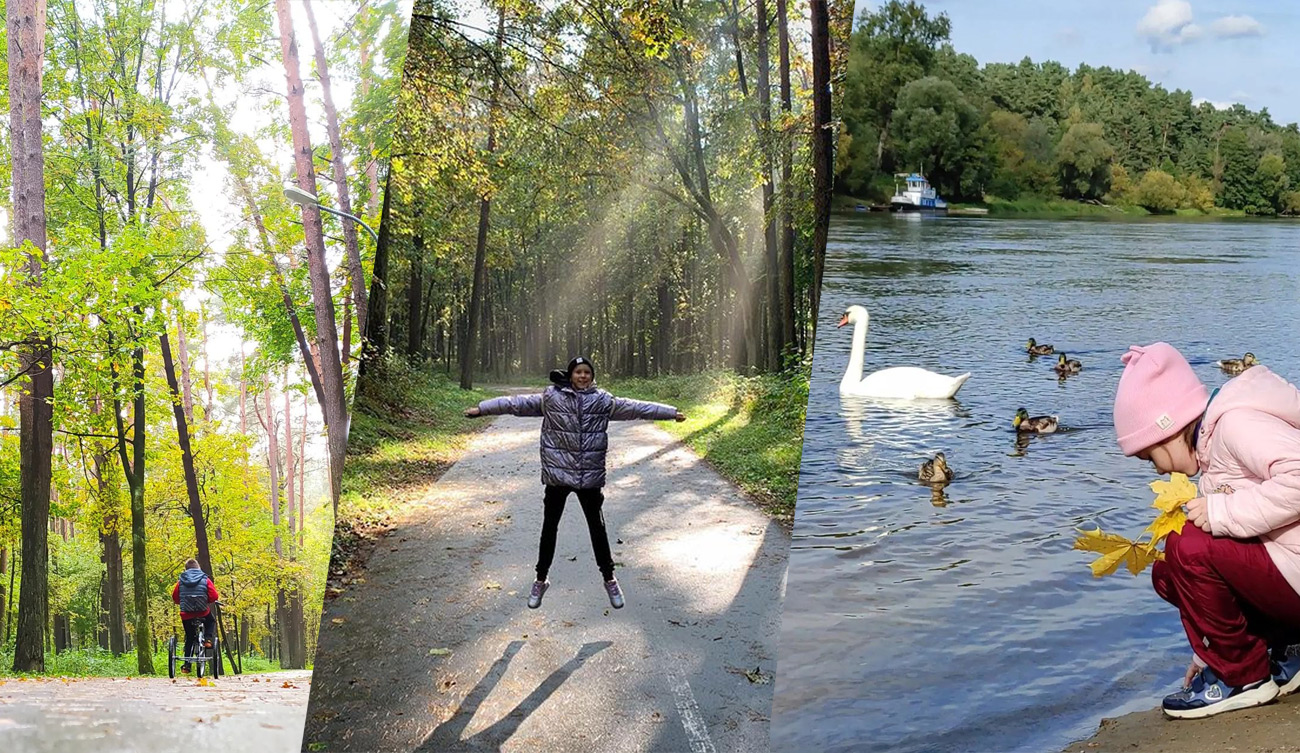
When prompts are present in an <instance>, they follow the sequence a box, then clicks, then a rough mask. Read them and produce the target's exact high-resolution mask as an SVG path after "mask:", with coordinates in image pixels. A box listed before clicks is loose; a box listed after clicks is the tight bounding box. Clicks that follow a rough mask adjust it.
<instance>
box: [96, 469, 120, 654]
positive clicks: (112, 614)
mask: <svg viewBox="0 0 1300 753" xmlns="http://www.w3.org/2000/svg"><path fill="white" fill-rule="evenodd" d="M93 462H94V464H95V478H96V480H97V482H98V483H97V485H98V488H99V498H100V500H101V504H102V505H103V507H104V521H103V523H102V524H101V526H100V531H99V543H100V558H101V559H102V561H103V562H104V582H103V589H102V592H101V594H100V599H101V601H100V607H101V613H102V618H103V622H104V628H105V631H104V632H105V638H106V639H107V640H106V641H105V644H106V645H105V646H104V648H106V649H108V650H109V651H112V652H113V656H119V655H121V654H123V653H125V652H126V640H125V638H126V616H125V610H124V608H123V601H125V583H124V582H123V577H122V576H123V573H122V539H121V537H120V536H119V534H118V526H119V525H120V520H119V517H118V513H117V505H116V504H115V502H114V500H112V498H111V497H110V495H111V494H112V493H113V492H112V489H113V487H112V485H111V484H110V483H109V480H108V465H109V458H108V454H107V451H99V452H96V453H95V455H94V456H93Z"/></svg>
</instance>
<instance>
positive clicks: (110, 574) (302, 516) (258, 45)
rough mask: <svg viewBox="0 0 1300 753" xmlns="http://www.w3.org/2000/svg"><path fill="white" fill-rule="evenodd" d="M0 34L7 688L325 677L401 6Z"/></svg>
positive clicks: (0, 623) (212, 1) (150, 10)
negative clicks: (178, 677) (193, 647)
mask: <svg viewBox="0 0 1300 753" xmlns="http://www.w3.org/2000/svg"><path fill="white" fill-rule="evenodd" d="M6 14H7V19H8V26H7V31H8V35H9V36H8V45H7V50H8V57H7V63H8V65H7V69H6V70H5V71H4V76H5V77H6V86H4V87H2V88H0V89H2V90H3V91H4V92H5V94H6V98H5V101H4V103H3V106H4V108H5V109H7V111H8V112H9V115H10V117H9V120H8V123H9V130H8V134H7V135H8V138H6V139H4V141H3V143H2V144H0V156H2V157H3V163H4V168H5V169H4V170H3V176H4V177H3V179H5V180H8V181H9V182H8V184H7V185H5V186H4V189H5V190H4V191H3V197H4V198H3V200H0V201H2V202H3V209H4V211H5V213H6V214H7V215H8V219H9V220H10V222H8V223H6V224H7V225H9V235H8V239H7V242H5V243H3V244H0V246H2V248H0V674H4V673H6V672H9V671H13V672H16V673H19V674H41V673H45V674H65V675H75V674H107V675H148V674H154V673H158V672H166V662H165V659H163V658H162V657H163V656H164V655H165V654H164V651H165V650H164V648H163V644H164V642H165V639H166V638H168V637H170V636H171V635H172V634H173V633H174V632H179V615H178V612H177V609H176V607H175V605H174V604H173V603H172V598H171V592H172V586H173V584H174V583H175V582H176V578H177V576H178V574H179V573H180V571H181V570H182V569H183V563H184V562H185V560H186V559H188V558H190V557H196V558H197V559H198V561H199V563H200V565H201V567H202V568H203V570H204V571H205V572H206V573H207V574H208V575H209V576H210V577H211V578H212V580H213V582H214V583H215V585H216V587H217V589H218V591H219V592H220V594H221V609H220V612H221V617H222V619H221V630H222V631H223V633H222V636H221V637H222V643H223V644H224V647H225V655H226V660H227V661H229V669H227V671H234V672H239V671H241V669H243V667H244V663H245V661H248V662H251V665H250V666H256V667H258V668H266V667H267V666H268V663H269V666H272V667H275V666H278V667H283V668H302V667H306V666H309V665H310V663H311V661H312V655H313V652H314V643H315V636H316V633H317V629H316V627H317V622H318V620H319V613H320V608H319V607H320V603H321V599H322V598H323V594H324V590H325V567H326V561H327V558H328V555H329V546H330V540H331V536H332V532H333V513H334V506H335V505H336V504H337V499H338V485H339V478H340V477H341V473H342V458H343V450H344V448H345V446H346V437H347V427H348V400H349V394H350V387H349V384H350V381H351V374H352V372H353V371H355V365H356V363H357V358H358V356H359V353H360V351H359V348H360V344H361V342H362V338H361V336H360V333H361V332H362V331H363V329H362V328H363V327H364V316H365V311H366V304H365V301H366V286H367V275H368V274H369V269H370V268H371V265H372V263H373V259H374V251H373V250H374V245H373V243H372V241H371V239H370V237H369V236H368V235H365V234H364V233H361V232H359V231H362V230H364V228H358V227H357V225H358V223H357V222H355V221H354V220H353V219H347V218H344V219H340V218H339V217H338V216H337V215H335V214H332V213H329V212H328V211H327V212H322V211H321V210H320V209H319V208H318V207H317V206H316V204H315V203H314V202H319V204H320V205H321V206H324V207H325V208H326V210H333V211H335V212H342V213H343V214H345V215H349V216H355V217H356V218H357V219H359V220H361V221H364V222H365V223H366V224H368V225H371V226H373V225H375V224H377V222H378V218H379V215H380V205H381V200H382V196H381V186H382V185H383V183H384V182H385V180H386V177H385V172H386V161H385V158H384V155H385V153H386V150H387V149H388V144H389V140H390V138H391V135H392V118H391V116H390V112H391V103H392V101H393V100H394V99H395V98H396V90H397V88H398V86H399V85H400V73H401V70H402V65H403V62H404V56H405V50H406V41H407V35H408V22H409V5H408V6H406V7H403V6H402V4H401V3H398V2H390V1H388V0H378V1H377V0H358V1H357V2H328V3H323V2H316V3H313V2H311V0H293V2H290V0H275V1H274V2H268V3H265V4H250V3H245V2H238V1H237V0H209V1H208V2H203V3H190V2H171V3H168V2H152V1H146V0H138V1H137V0H123V1H121V2H105V3H78V2H75V1H74V0H49V1H48V4H47V2H46V0H10V2H8V3H7V7H6ZM42 41H43V43H42ZM286 186H293V187H295V188H296V189H298V193H299V195H298V198H297V199H296V200H291V198H290V196H289V195H288V194H286V191H285V188H286ZM304 195H310V196H307V197H306V198H303V196H304Z"/></svg>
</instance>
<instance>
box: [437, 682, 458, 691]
mask: <svg viewBox="0 0 1300 753" xmlns="http://www.w3.org/2000/svg"><path fill="white" fill-rule="evenodd" d="M455 686H456V681H455V680H443V681H442V682H440V683H438V690H439V691H441V692H443V693H446V692H447V691H449V690H451V689H452V688H453V687H455Z"/></svg>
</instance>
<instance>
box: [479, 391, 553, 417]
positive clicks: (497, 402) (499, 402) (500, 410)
mask: <svg viewBox="0 0 1300 753" xmlns="http://www.w3.org/2000/svg"><path fill="white" fill-rule="evenodd" d="M503 414H510V415H512V416H533V417H537V416H540V415H542V395H541V393H536V394H533V395H505V396H503V397H494V398H492V399H491V400H484V401H483V402H481V403H479V404H478V406H476V407H474V408H467V409H466V410H465V415H466V416H467V417H468V418H475V417H477V416H500V415H503Z"/></svg>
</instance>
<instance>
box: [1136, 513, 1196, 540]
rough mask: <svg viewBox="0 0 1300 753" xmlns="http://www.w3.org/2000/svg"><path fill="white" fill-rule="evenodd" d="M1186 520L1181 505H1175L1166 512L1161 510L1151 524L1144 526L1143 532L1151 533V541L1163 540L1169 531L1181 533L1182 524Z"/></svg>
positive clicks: (1185, 514)
mask: <svg viewBox="0 0 1300 753" xmlns="http://www.w3.org/2000/svg"><path fill="white" fill-rule="evenodd" d="M1186 522H1187V513H1185V512H1183V509H1182V508H1181V507H1175V508H1174V509H1172V510H1169V511H1168V512H1162V513H1160V514H1159V515H1158V516H1156V519H1155V520H1153V521H1152V522H1151V525H1149V526H1147V527H1146V530H1145V531H1143V533H1149V534H1151V541H1152V542H1153V543H1154V542H1157V541H1163V540H1164V538H1165V537H1166V536H1168V535H1169V534H1171V533H1181V532H1182V530H1183V524H1184V523H1186Z"/></svg>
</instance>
